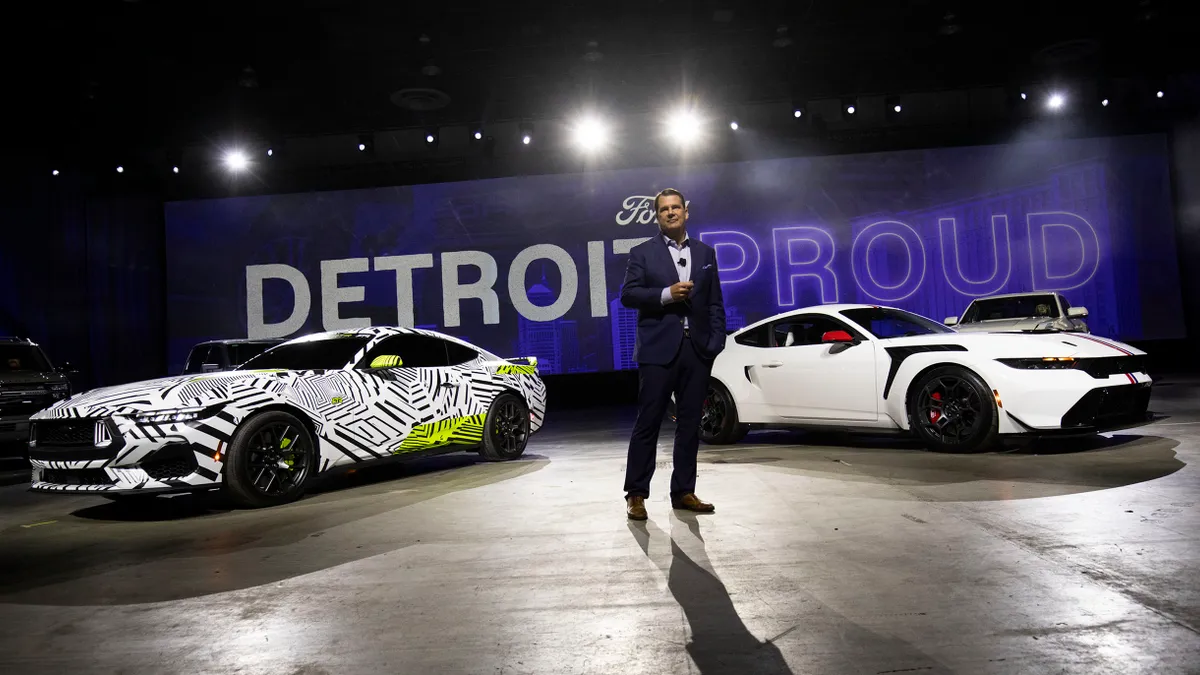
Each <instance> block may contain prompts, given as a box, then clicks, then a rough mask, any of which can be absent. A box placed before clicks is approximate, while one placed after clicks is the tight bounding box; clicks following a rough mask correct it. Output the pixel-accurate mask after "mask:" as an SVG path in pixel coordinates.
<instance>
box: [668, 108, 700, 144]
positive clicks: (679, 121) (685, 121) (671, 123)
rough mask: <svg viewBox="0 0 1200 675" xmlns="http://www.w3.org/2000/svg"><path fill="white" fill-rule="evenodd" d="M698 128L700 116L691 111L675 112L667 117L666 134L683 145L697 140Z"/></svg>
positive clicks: (698, 135) (681, 110)
mask: <svg viewBox="0 0 1200 675" xmlns="http://www.w3.org/2000/svg"><path fill="white" fill-rule="evenodd" d="M700 128H701V122H700V116H699V115H697V114H696V113H695V112H693V111H691V110H687V109H680V110H676V111H675V112H673V113H671V114H670V115H669V116H668V117H667V134H668V135H669V136H670V137H671V138H673V139H675V140H677V141H679V142H680V143H682V144H684V145H690V144H691V143H694V142H695V141H697V140H699V138H700Z"/></svg>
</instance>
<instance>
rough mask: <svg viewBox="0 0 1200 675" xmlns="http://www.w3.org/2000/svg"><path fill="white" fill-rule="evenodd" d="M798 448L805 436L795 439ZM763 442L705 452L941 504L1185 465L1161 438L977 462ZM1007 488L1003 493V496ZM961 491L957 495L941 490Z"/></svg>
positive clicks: (1063, 490)
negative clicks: (896, 490) (892, 489)
mask: <svg viewBox="0 0 1200 675" xmlns="http://www.w3.org/2000/svg"><path fill="white" fill-rule="evenodd" d="M788 437H789V438H790V439H791V440H799V439H800V438H801V436H800V435H789V436H788ZM784 439H785V436H783V435H773V436H768V437H767V438H764V439H762V440H770V441H772V442H767V443H763V442H759V441H760V438H756V437H755V435H754V434H752V435H750V436H748V437H747V438H746V440H744V441H743V442H742V443H740V444H738V445H732V446H705V447H704V448H702V450H701V452H700V457H699V461H700V463H701V464H702V465H703V464H705V463H707V464H718V465H719V464H760V465H762V466H763V468H764V469H769V470H772V471H784V472H790V473H796V474H803V475H808V476H815V477H822V478H828V479H834V480H839V481H844V482H854V483H877V484H880V485H893V486H903V487H904V488H905V489H906V490H907V491H909V492H912V491H913V490H917V491H920V492H921V498H923V499H932V500H934V501H939V500H943V499H944V500H947V501H986V500H994V499H1024V498H1034V497H1046V496H1055V495H1062V494H1075V493H1080V492H1090V491H1094V490H1103V489H1109V488H1116V487H1123V486H1126V485H1133V484H1136V483H1142V482H1146V481H1151V480H1155V479H1158V478H1162V477H1164V476H1168V475H1170V474H1172V473H1175V472H1176V471H1179V470H1180V469H1182V468H1183V467H1184V466H1186V464H1185V463H1184V462H1183V461H1181V460H1180V459H1179V458H1178V456H1177V453H1176V452H1175V449H1176V447H1178V445H1179V442H1178V441H1176V440H1174V439H1171V438H1164V437H1161V436H1153V435H1140V434H1132V433H1116V434H1114V435H1112V436H1111V437H1105V436H1095V437H1091V438H1082V439H1073V440H1070V441H1069V442H1068V441H1067V439H1057V440H1055V441H1054V442H1047V443H1046V444H1042V445H1033V446H1027V447H1024V448H1017V449H1010V450H1008V451H1003V452H987V453H978V454H961V455H958V454H944V453H934V452H929V451H926V450H923V449H921V448H919V447H918V448H910V446H907V445H905V444H903V443H900V444H897V443H896V442H874V441H873V440H872V439H869V438H866V437H855V438H853V439H844V442H843V443H841V444H833V443H829V444H823V445H816V444H811V442H812V440H813V438H812V437H811V436H810V437H807V438H805V439H804V440H806V441H808V442H807V443H805V444H804V445H799V444H794V443H793V444H787V443H784V442H782V441H783V440H784ZM997 485H1003V486H1004V489H998V488H997ZM951 486H958V487H957V488H956V489H953V490H941V491H938V490H935V489H934V488H947V487H951Z"/></svg>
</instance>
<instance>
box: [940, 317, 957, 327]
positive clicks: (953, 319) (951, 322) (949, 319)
mask: <svg viewBox="0 0 1200 675" xmlns="http://www.w3.org/2000/svg"><path fill="white" fill-rule="evenodd" d="M942 323H944V324H946V325H947V326H957V325H958V317H957V316H948V317H946V320H945V321H943V322H942Z"/></svg>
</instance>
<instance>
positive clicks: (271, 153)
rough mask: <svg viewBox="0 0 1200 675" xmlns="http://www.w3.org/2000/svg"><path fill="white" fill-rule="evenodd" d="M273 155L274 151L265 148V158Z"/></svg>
mask: <svg viewBox="0 0 1200 675" xmlns="http://www.w3.org/2000/svg"><path fill="white" fill-rule="evenodd" d="M274 154H275V151H274V150H272V149H271V148H267V157H270V156H271V155H274Z"/></svg>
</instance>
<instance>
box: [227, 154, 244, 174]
mask: <svg viewBox="0 0 1200 675" xmlns="http://www.w3.org/2000/svg"><path fill="white" fill-rule="evenodd" d="M249 165H250V160H249V159H247V157H246V153H244V152H242V151H241V150H230V151H228V152H226V153H225V166H226V167H227V168H228V169H229V170H230V171H241V170H242V169H245V168H246V167H247V166H249Z"/></svg>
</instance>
